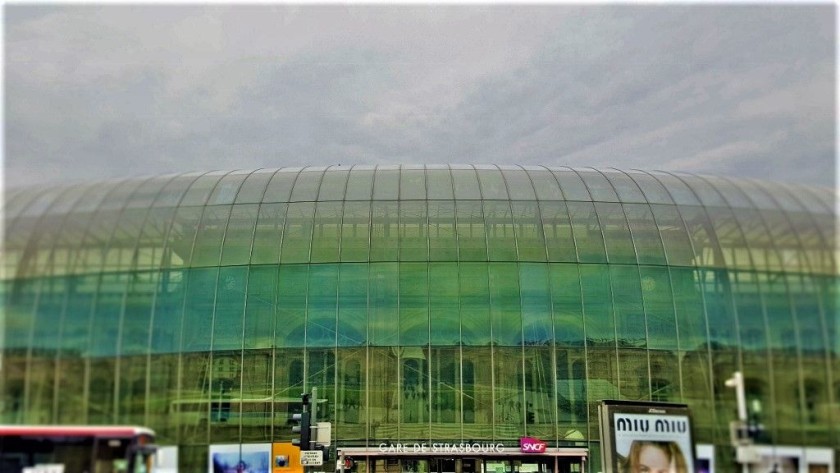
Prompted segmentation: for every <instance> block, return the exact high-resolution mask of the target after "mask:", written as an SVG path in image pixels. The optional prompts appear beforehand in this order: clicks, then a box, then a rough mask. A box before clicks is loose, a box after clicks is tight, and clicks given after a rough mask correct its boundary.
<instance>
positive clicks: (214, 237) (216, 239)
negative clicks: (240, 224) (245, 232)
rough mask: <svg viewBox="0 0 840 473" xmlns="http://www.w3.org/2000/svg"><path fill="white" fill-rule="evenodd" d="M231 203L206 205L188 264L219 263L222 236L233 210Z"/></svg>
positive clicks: (211, 264) (210, 264)
mask: <svg viewBox="0 0 840 473" xmlns="http://www.w3.org/2000/svg"><path fill="white" fill-rule="evenodd" d="M231 207H232V206H230V205H221V206H214V207H205V208H204V214H203V215H202V216H201V224H200V225H199V227H198V234H197V235H196V238H195V244H194V246H193V251H192V257H191V258H190V260H189V261H188V263H187V264H188V265H190V266H193V267H197V266H214V265H218V264H219V258H220V257H221V252H222V238H223V236H224V233H225V227H226V226H227V222H228V218H229V217H230V211H231Z"/></svg>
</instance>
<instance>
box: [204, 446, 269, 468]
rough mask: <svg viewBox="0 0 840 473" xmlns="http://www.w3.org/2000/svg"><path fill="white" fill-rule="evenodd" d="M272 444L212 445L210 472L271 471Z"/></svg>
mask: <svg viewBox="0 0 840 473" xmlns="http://www.w3.org/2000/svg"><path fill="white" fill-rule="evenodd" d="M270 457H271V444H270V443H253V444H248V443H245V444H222V445H210V461H209V462H208V465H209V470H210V471H209V473H271V459H270Z"/></svg>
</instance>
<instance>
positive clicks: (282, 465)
mask: <svg viewBox="0 0 840 473" xmlns="http://www.w3.org/2000/svg"><path fill="white" fill-rule="evenodd" d="M271 458H272V459H273V463H272V466H271V473H303V466H301V464H300V447H297V446H295V445H292V443H291V442H275V443H273V444H272V445H271Z"/></svg>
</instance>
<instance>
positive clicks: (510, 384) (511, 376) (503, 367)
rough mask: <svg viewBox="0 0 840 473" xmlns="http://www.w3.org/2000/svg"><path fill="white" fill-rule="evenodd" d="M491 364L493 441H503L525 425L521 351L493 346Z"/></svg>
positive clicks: (515, 348)
mask: <svg viewBox="0 0 840 473" xmlns="http://www.w3.org/2000/svg"><path fill="white" fill-rule="evenodd" d="M492 360H493V375H494V379H493V380H494V385H493V401H494V403H493V414H494V416H493V418H494V424H495V425H494V427H495V428H494V437H495V438H505V437H510V436H511V435H510V433H509V432H517V431H519V429H522V428H523V427H524V425H525V409H523V406H524V405H525V399H524V397H525V396H524V394H525V392H524V389H523V382H524V373H523V371H522V365H523V360H522V348H521V347H512V346H501V347H500V346H494V347H493V358H492ZM484 363H486V360H485V361H484ZM479 366H480V365H479Z"/></svg>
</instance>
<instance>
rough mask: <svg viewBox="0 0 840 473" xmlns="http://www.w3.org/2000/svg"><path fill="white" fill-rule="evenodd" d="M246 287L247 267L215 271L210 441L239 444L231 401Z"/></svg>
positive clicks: (236, 385) (235, 393)
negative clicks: (216, 279)
mask: <svg viewBox="0 0 840 473" xmlns="http://www.w3.org/2000/svg"><path fill="white" fill-rule="evenodd" d="M247 285H248V268H247V267H232V268H221V269H220V270H219V277H218V286H217V289H216V297H215V300H214V301H213V303H214V306H213V309H212V310H213V315H212V327H213V334H212V338H211V342H212V348H211V350H212V352H211V362H210V363H211V364H210V366H209V369H208V372H207V385H208V388H209V389H208V390H209V393H208V394H209V397H210V423H211V424H212V428H211V429H210V441H211V442H238V441H239V426H240V422H241V420H242V413H241V407H242V403H241V402H240V403H238V404H236V405H234V404H233V403H232V402H231V399H232V398H234V397H240V396H239V392H240V389H241V386H242V373H241V369H242V341H243V339H242V334H243V330H244V326H243V316H244V312H245V291H246V289H247Z"/></svg>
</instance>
